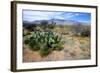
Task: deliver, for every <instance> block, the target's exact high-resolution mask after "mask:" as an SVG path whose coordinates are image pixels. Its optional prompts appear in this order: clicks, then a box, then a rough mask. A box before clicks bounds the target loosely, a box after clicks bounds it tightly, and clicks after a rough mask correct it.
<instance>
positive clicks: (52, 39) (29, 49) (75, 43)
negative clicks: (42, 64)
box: [23, 20, 91, 62]
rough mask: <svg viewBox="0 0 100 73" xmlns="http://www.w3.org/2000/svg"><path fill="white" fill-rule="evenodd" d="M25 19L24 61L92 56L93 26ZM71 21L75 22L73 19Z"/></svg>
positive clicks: (86, 57) (87, 57)
mask: <svg viewBox="0 0 100 73" xmlns="http://www.w3.org/2000/svg"><path fill="white" fill-rule="evenodd" d="M37 22H39V23H35V22H26V21H24V22H23V49H24V51H23V56H24V57H23V61H24V62H34V61H35V62H36V61H55V60H57V61H58V60H72V59H73V60H75V59H89V58H90V57H91V55H90V25H85V24H82V23H80V22H77V23H73V24H72V25H71V24H70V25H69V23H66V24H57V23H56V22H54V21H50V20H41V21H37ZM71 22H72V21H71Z"/></svg>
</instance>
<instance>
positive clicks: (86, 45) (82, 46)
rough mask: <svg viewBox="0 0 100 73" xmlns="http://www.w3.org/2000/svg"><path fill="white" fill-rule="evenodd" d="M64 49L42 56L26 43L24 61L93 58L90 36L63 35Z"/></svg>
mask: <svg viewBox="0 0 100 73" xmlns="http://www.w3.org/2000/svg"><path fill="white" fill-rule="evenodd" d="M63 40H65V44H64V49H63V50H61V51H53V52H51V53H50V54H49V55H48V56H46V57H41V56H40V55H39V53H38V51H31V50H30V49H29V48H28V47H27V46H25V45H24V49H23V62H40V61H61V60H82V59H90V58H91V52H90V51H91V49H90V38H89V37H78V36H69V35H63Z"/></svg>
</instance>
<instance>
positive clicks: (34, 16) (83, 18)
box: [23, 10, 91, 23]
mask: <svg viewBox="0 0 100 73" xmlns="http://www.w3.org/2000/svg"><path fill="white" fill-rule="evenodd" d="M49 19H62V20H74V21H78V22H85V23H91V13H83V12H60V11H57V12H55V11H32V10H23V20H24V21H30V22H31V21H35V20H49Z"/></svg>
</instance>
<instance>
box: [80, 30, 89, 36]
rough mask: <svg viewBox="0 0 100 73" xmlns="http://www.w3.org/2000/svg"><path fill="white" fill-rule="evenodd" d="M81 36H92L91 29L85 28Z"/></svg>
mask: <svg viewBox="0 0 100 73" xmlns="http://www.w3.org/2000/svg"><path fill="white" fill-rule="evenodd" d="M81 36H83V37H88V36H90V30H89V29H85V30H83V31H82V32H81Z"/></svg>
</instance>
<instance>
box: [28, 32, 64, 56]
mask: <svg viewBox="0 0 100 73" xmlns="http://www.w3.org/2000/svg"><path fill="white" fill-rule="evenodd" d="M26 41H27V40H26ZM28 45H29V48H30V49H31V50H33V51H34V50H39V51H40V55H41V56H46V55H48V54H49V53H50V52H51V51H53V50H61V49H63V41H62V37H61V36H60V35H57V34H55V33H53V32H39V31H37V32H33V33H32V36H31V37H30V38H29V41H28Z"/></svg>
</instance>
